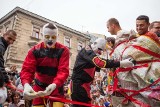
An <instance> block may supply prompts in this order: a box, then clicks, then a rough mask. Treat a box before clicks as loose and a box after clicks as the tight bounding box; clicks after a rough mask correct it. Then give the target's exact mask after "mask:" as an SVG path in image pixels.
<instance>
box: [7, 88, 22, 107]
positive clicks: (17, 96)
mask: <svg viewBox="0 0 160 107" xmlns="http://www.w3.org/2000/svg"><path fill="white" fill-rule="evenodd" d="M11 98H12V102H11V103H9V106H8V107H18V103H19V102H20V99H21V96H20V93H19V92H17V91H14V92H13V93H12V95H11Z"/></svg>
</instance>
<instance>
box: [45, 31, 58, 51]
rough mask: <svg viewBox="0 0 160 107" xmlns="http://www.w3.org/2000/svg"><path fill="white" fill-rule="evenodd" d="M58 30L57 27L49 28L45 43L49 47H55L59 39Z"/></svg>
mask: <svg viewBox="0 0 160 107" xmlns="http://www.w3.org/2000/svg"><path fill="white" fill-rule="evenodd" d="M57 35H58V34H57V30H56V29H54V30H53V29H52V30H51V29H50V30H48V33H46V35H43V36H44V43H45V44H46V45H47V47H48V48H52V47H54V45H55V43H56V41H57Z"/></svg>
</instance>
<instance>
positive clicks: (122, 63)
mask: <svg viewBox="0 0 160 107" xmlns="http://www.w3.org/2000/svg"><path fill="white" fill-rule="evenodd" d="M133 66H134V63H133V62H132V60H131V59H125V60H122V61H120V67H123V68H125V67H133Z"/></svg>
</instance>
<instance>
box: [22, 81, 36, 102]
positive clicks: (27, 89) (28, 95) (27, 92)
mask: <svg viewBox="0 0 160 107" xmlns="http://www.w3.org/2000/svg"><path fill="white" fill-rule="evenodd" d="M23 95H24V98H25V99H27V100H31V99H34V98H36V97H38V94H37V92H35V91H34V90H33V89H32V87H31V86H30V85H29V84H28V83H26V84H25V85H24V91H23Z"/></svg>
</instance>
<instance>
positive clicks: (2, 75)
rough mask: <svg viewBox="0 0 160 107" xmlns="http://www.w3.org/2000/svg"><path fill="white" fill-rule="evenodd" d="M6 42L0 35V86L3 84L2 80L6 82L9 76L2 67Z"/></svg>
mask: <svg viewBox="0 0 160 107" xmlns="http://www.w3.org/2000/svg"><path fill="white" fill-rule="evenodd" d="M7 47H8V44H7V42H6V40H5V39H4V38H3V37H0V87H1V85H3V83H4V82H8V81H9V78H8V75H7V72H6V71H5V67H4V58H3V56H4V54H5V51H6V50H7Z"/></svg>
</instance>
